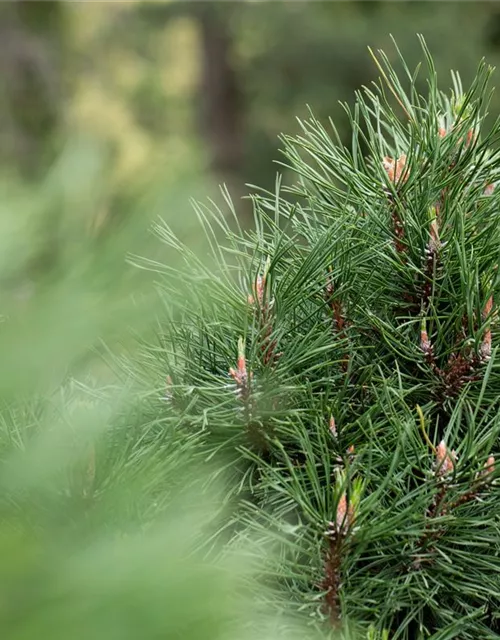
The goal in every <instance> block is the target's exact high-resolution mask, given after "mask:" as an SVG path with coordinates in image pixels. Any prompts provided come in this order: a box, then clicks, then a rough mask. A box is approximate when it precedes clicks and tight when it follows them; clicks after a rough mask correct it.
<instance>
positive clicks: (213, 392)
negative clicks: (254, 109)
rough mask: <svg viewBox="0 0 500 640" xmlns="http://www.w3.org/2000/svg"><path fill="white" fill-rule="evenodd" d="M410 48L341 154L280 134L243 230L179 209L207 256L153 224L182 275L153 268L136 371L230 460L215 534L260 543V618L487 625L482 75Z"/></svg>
mask: <svg viewBox="0 0 500 640" xmlns="http://www.w3.org/2000/svg"><path fill="white" fill-rule="evenodd" d="M396 51H397V52H398V55H399V50H398V49H397V48H396ZM422 51H423V59H424V69H426V84H425V83H421V82H420V75H419V73H420V74H421V73H422V70H421V69H420V68H419V69H417V71H415V72H412V71H410V70H409V69H408V67H407V66H406V64H405V62H404V59H403V58H402V57H401V56H400V57H399V63H398V64H399V66H400V71H399V72H397V71H396V70H395V68H394V67H393V65H392V64H391V63H390V62H389V59H388V58H387V56H386V55H385V54H384V53H383V52H378V53H377V54H376V55H375V54H372V55H373V58H374V60H375V61H376V64H377V66H378V70H379V72H380V80H379V81H378V82H377V83H374V84H373V86H371V87H367V88H363V89H362V90H361V91H359V92H358V93H357V95H356V101H355V105H354V108H353V109H350V108H349V107H347V106H346V107H345V108H346V112H347V114H348V116H349V119H350V122H351V127H352V139H351V143H350V145H349V146H348V147H346V146H344V145H343V144H342V142H341V140H340V139H339V137H338V135H337V133H336V130H335V127H334V125H333V123H330V124H329V125H328V127H325V126H323V124H321V123H320V122H318V121H317V120H316V119H315V118H314V117H311V118H310V119H309V120H308V121H306V122H301V128H302V133H301V135H300V136H298V137H287V136H285V137H283V139H282V140H283V144H284V157H285V165H286V166H287V167H288V168H289V169H291V170H292V171H293V172H295V174H296V176H297V180H296V181H295V182H294V183H293V184H292V185H291V186H286V187H285V186H283V185H282V184H281V181H280V180H278V183H277V187H276V191H275V192H274V193H268V192H262V191H260V192H259V191H257V192H256V194H255V195H253V196H252V199H253V206H254V211H255V223H256V226H255V230H253V231H243V230H241V229H240V228H239V227H238V225H237V221H236V220H235V221H234V222H233V223H231V224H230V223H229V222H227V221H226V218H225V217H224V215H222V214H221V213H220V211H218V210H217V207H216V206H215V205H214V204H213V203H211V204H210V205H209V206H204V205H196V211H197V213H198V216H199V219H200V223H201V225H202V226H203V227H204V229H205V231H206V236H207V240H208V242H207V246H208V247H209V251H208V254H207V257H206V259H202V258H200V257H199V256H196V255H194V254H192V253H190V252H189V250H188V248H187V247H185V246H184V245H182V244H181V243H180V242H179V241H178V240H177V239H176V238H175V237H174V236H173V234H172V233H171V231H170V230H169V229H168V228H167V227H166V226H165V225H163V224H162V223H160V224H159V225H158V229H157V230H158V233H159V235H160V236H161V238H162V239H163V240H164V241H165V242H166V244H167V245H168V246H169V247H170V248H174V249H175V250H177V251H180V252H181V254H182V255H183V257H184V259H185V265H186V267H185V268H184V269H183V270H182V271H181V272H179V271H175V270H173V269H169V268H168V267H164V268H161V267H160V266H159V265H152V264H150V265H149V266H150V267H152V268H154V269H157V270H163V271H164V272H165V274H166V276H165V277H164V278H162V279H161V280H160V285H159V286H160V288H161V290H162V291H163V292H164V294H165V295H166V296H167V298H168V300H169V306H168V317H166V318H165V321H164V322H163V325H162V331H161V344H160V346H159V347H158V346H156V347H155V348H154V351H153V352H152V353H153V354H154V357H151V353H150V355H149V357H148V366H153V367H154V368H155V369H156V370H157V372H158V375H159V376H161V377H162V379H165V377H166V376H168V378H167V380H168V393H167V405H168V406H166V408H165V411H166V412H167V413H168V421H169V424H170V425H171V426H172V428H173V427H175V428H178V429H185V430H186V431H189V432H191V431H193V430H194V431H197V432H200V433H202V434H203V440H204V445H203V446H204V453H203V455H205V456H206V457H207V458H210V460H211V461H212V463H213V461H214V460H220V461H221V462H220V464H221V465H224V467H226V468H230V469H232V471H233V473H232V475H231V483H230V486H228V493H229V494H230V495H231V496H232V497H233V498H234V499H235V500H236V505H237V506H236V511H235V514H234V516H233V517H232V520H231V523H228V524H231V527H230V528H229V530H230V534H229V535H234V536H240V537H244V536H245V535H246V534H245V532H246V531H247V529H248V528H250V529H251V530H252V531H253V533H254V534H255V533H257V534H258V536H259V539H262V542H263V543H264V542H270V543H271V542H274V543H275V544H277V545H278V548H279V549H280V552H279V554H278V556H277V557H276V558H275V560H274V561H273V562H272V563H269V566H268V572H269V573H268V576H267V580H269V581H270V582H271V583H272V584H274V586H275V589H276V607H277V609H281V608H283V609H287V610H292V609H296V610H297V611H299V610H300V611H304V610H306V611H308V612H309V614H311V620H313V621H315V624H317V625H319V626H321V625H324V628H325V629H334V630H338V631H339V632H340V633H350V632H351V631H354V633H357V632H361V633H362V634H363V635H365V634H368V636H367V637H371V638H407V639H410V638H411V639H415V638H422V639H423V638H435V639H438V638H439V639H444V638H464V639H471V640H472V639H473V640H477V639H478V638H494V637H500V622H499V620H498V618H499V613H498V612H499V611H500V557H499V553H500V530H499V529H500V526H499V524H500V495H499V489H498V484H497V469H496V465H495V457H497V456H498V453H499V444H498V435H499V431H500V419H499V416H498V408H499V394H500V369H499V366H500V361H499V358H498V355H497V344H496V342H497V335H498V318H497V301H498V300H500V287H499V273H498V264H499V262H500V255H499V252H500V227H499V204H500V196H499V193H498V189H496V188H495V186H496V184H497V181H498V180H499V176H500V155H499V152H498V150H497V142H498V139H499V137H500V120H499V119H497V120H496V121H494V122H493V124H491V125H489V128H488V123H489V122H490V120H491V118H490V117H489V116H488V113H487V110H488V102H489V95H490V94H489V89H488V86H489V81H490V76H491V74H492V69H491V68H489V67H488V66H487V65H486V64H484V63H481V64H480V65H479V68H478V71H477V75H476V77H475V79H474V80H473V81H472V84H471V86H470V88H469V89H467V90H464V89H463V88H462V84H461V81H460V78H459V76H458V75H457V74H455V73H454V74H452V84H453V88H452V90H451V92H450V94H449V95H447V94H444V93H442V92H441V91H440V90H438V87H437V80H436V71H435V69H434V66H433V62H432V58H431V56H430V54H429V52H428V50H427V48H426V46H425V43H424V42H423V40H422ZM419 87H424V88H425V90H424V91H422V90H421V89H419ZM423 94H424V95H423ZM226 195H227V194H226ZM227 203H228V206H229V209H230V210H231V211H232V212H233V214H234V209H233V208H232V204H231V202H230V200H229V198H228V197H227ZM234 218H236V216H235V215H234ZM255 552H256V553H258V550H255Z"/></svg>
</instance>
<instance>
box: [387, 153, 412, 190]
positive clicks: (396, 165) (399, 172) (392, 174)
mask: <svg viewBox="0 0 500 640" xmlns="http://www.w3.org/2000/svg"><path fill="white" fill-rule="evenodd" d="M382 165H383V167H384V169H385V170H386V171H387V175H388V176H389V180H390V181H391V182H394V184H397V183H398V182H399V181H400V180H401V177H402V176H403V172H404V170H405V168H406V155H405V154H403V155H402V156H400V157H399V158H397V159H396V160H394V159H393V158H390V157H389V156H385V157H384V158H383V160H382ZM407 179H408V174H407V172H405V173H404V176H403V182H406V180H407Z"/></svg>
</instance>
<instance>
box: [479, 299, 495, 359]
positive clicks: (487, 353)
mask: <svg viewBox="0 0 500 640" xmlns="http://www.w3.org/2000/svg"><path fill="white" fill-rule="evenodd" d="M492 310H493V296H490V297H489V298H488V300H487V302H486V304H485V305H484V309H483V321H485V320H487V319H488V317H489V316H490V314H491V312H492ZM480 353H481V358H482V360H483V361H486V360H489V359H490V358H491V329H490V327H489V326H488V327H487V329H486V331H485V332H484V337H483V341H482V343H481V348H480Z"/></svg>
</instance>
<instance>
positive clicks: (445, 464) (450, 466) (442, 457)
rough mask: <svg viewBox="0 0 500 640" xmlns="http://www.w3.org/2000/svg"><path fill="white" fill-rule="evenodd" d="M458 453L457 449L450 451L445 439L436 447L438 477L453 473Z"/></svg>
mask: <svg viewBox="0 0 500 640" xmlns="http://www.w3.org/2000/svg"><path fill="white" fill-rule="evenodd" d="M456 460H457V455H456V453H455V451H448V447H447V446H446V443H445V441H444V440H441V442H440V443H439V444H438V446H437V447H436V461H435V466H434V468H435V474H436V476H438V477H441V478H443V477H445V476H448V475H450V474H451V473H453V471H454V469H455V463H456Z"/></svg>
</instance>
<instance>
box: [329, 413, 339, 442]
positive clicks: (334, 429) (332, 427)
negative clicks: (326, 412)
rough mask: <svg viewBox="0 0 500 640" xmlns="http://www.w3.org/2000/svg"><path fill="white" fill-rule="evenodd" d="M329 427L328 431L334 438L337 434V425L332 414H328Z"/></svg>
mask: <svg viewBox="0 0 500 640" xmlns="http://www.w3.org/2000/svg"><path fill="white" fill-rule="evenodd" d="M329 428H330V433H331V434H332V436H333V437H334V438H336V437H337V435H338V434H337V427H336V426H335V418H334V417H333V416H330V425H329Z"/></svg>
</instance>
